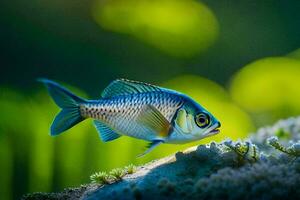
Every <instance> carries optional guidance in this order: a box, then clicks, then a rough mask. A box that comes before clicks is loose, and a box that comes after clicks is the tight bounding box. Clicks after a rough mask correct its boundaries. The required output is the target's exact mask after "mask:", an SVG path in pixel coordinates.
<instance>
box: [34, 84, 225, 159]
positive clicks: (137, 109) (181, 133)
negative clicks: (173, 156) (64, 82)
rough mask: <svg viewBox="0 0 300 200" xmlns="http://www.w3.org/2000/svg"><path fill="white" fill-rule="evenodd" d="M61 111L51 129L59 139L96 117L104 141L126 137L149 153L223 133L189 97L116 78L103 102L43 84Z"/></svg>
mask: <svg viewBox="0 0 300 200" xmlns="http://www.w3.org/2000/svg"><path fill="white" fill-rule="evenodd" d="M40 81H41V82H43V83H44V84H45V85H46V87H47V88H48V91H49V94H50V95H51V97H52V98H53V100H54V102H55V103H56V104H57V105H58V106H59V107H60V108H61V111H60V112H59V113H58V115H57V116H56V117H55V119H54V121H53V123H52V125H51V135H52V136H56V135H59V134H60V133H62V132H64V131H66V130H68V129H69V128H71V127H73V126H74V125H76V124H77V123H79V122H81V121H83V120H85V119H88V118H92V119H94V124H95V127H96V129H97V131H98V132H99V136H100V138H101V140H102V141H104V142H108V141H112V140H115V139H117V138H119V137H121V136H124V135H126V136H131V137H134V138H138V139H142V140H146V141H149V142H150V145H149V148H148V149H147V150H146V151H145V152H144V153H143V154H142V155H144V154H146V153H148V152H150V151H151V150H152V149H153V148H155V147H156V146H157V145H159V144H162V143H174V144H176V143H187V142H191V141H195V140H200V139H202V138H205V137H208V136H212V135H215V134H217V133H219V127H220V126H221V124H220V122H219V121H218V120H217V119H216V118H215V117H214V116H213V115H212V114H211V113H210V112H208V111H207V110H206V109H205V108H203V107H202V106H201V105H199V104H198V103H197V102H195V101H194V100H193V99H192V98H190V97H188V96H187V95H185V94H182V93H179V92H177V91H174V90H170V89H166V88H162V87H158V86H155V85H151V84H147V83H142V82H137V81H131V80H126V79H117V80H115V81H113V82H111V83H110V84H109V85H108V86H107V87H106V88H105V89H104V91H103V92H102V95H101V98H100V99H98V100H87V99H83V98H80V97H78V96H76V95H75V94H73V93H71V92H70V91H69V90H67V89H66V88H64V87H62V86H61V85H59V84H58V83H55V82H53V81H51V80H47V79H40Z"/></svg>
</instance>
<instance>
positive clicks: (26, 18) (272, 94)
mask: <svg viewBox="0 0 300 200" xmlns="http://www.w3.org/2000/svg"><path fill="white" fill-rule="evenodd" d="M299 10H300V2H299V1H297V0H290V1H276V0H268V1H258V0H252V1H250V0H249V1H248V0H246V1H237V0H226V1H225V0H224V1H209V0H203V1H201V2H200V1H196V0H195V1H192V0H182V1H179V0H162V1H146V0H139V1H137V0H128V1H125V0H124V1H120V0H114V1H112V0H107V1H99V0H98V1H97V0H96V1H82V0H72V1H71V0H65V1H61V0H51V1H50V0H45V1H34V0H29V1H24V0H15V1H9V0H2V1H1V2H0V13H1V17H0V44H1V49H0V51H1V53H0V58H1V59H0V68H1V73H0V76H1V78H0V113H1V114H0V170H1V173H2V174H1V176H0V177H1V178H0V198H1V199H18V198H20V197H21V195H23V194H25V193H28V192H36V191H45V192H47V191H48V192H49V191H60V190H62V189H63V188H65V187H71V186H78V185H80V184H83V183H88V182H89V176H90V175H91V174H92V173H94V172H96V171H105V170H110V169H112V168H115V167H123V166H125V165H128V164H129V163H134V164H141V163H145V162H147V161H150V160H152V159H155V158H160V157H162V156H165V155H168V154H170V153H174V152H176V151H178V150H182V149H185V148H187V147H189V146H193V145H195V144H199V143H207V142H209V141H212V140H215V141H220V140H222V139H226V138H231V139H239V138H245V137H247V134H249V133H250V132H252V131H255V130H256V128H258V127H259V126H261V125H264V124H270V123H272V122H274V121H276V120H278V119H280V118H283V117H287V116H295V115H298V114H299V113H300V93H299V86H300V79H299V77H300V60H299V58H300V51H299V50H298V51H297V49H298V48H299V46H300V37H299V35H300V13H299ZM38 77H46V78H49V79H54V80H57V81H59V82H61V83H62V84H64V85H66V86H67V87H68V88H70V89H71V90H72V91H74V92H75V93H76V94H78V95H80V96H84V97H87V98H90V99H98V98H100V94H101V92H102V90H103V89H104V88H105V87H106V86H107V85H108V84H109V83H110V81H112V80H114V79H116V78H127V79H132V80H139V81H144V82H148V83H152V84H157V85H160V86H164V87H168V88H173V89H176V90H178V91H181V92H184V93H186V94H188V95H190V96H192V97H193V98H194V99H195V100H196V101H198V102H199V103H200V104H202V105H203V106H205V107H206V108H207V109H208V110H209V111H211V112H212V113H213V114H214V115H215V116H216V117H217V118H218V119H220V121H221V123H222V132H221V133H220V134H219V135H217V136H214V137H211V138H207V139H205V140H203V141H199V142H194V143H192V144H185V145H162V146H160V147H158V148H157V149H155V150H154V151H153V152H152V153H150V154H149V155H146V156H145V157H143V158H140V159H137V158H136V156H137V155H138V154H140V153H141V152H143V151H144V147H145V145H146V144H147V143H146V142H144V141H140V140H137V139H133V138H128V137H122V138H120V139H118V140H116V141H113V142H109V143H103V142H101V141H100V140H99V137H98V135H97V132H96V130H95V129H94V127H93V126H92V123H91V121H90V120H86V121H84V122H83V123H81V124H79V125H78V126H76V127H74V128H72V129H70V130H69V131H66V132H65V133H64V134H62V135H60V136H59V137H54V138H53V137H50V136H49V127H50V124H51V122H52V120H53V118H54V116H55V114H56V113H57V112H58V111H59V109H58V108H57V107H56V106H55V105H54V103H53V102H52V100H51V98H50V97H49V96H48V94H47V92H46V89H45V88H44V87H43V86H42V85H41V84H39V83H38V82H36V78H38Z"/></svg>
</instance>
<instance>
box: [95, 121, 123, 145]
mask: <svg viewBox="0 0 300 200" xmlns="http://www.w3.org/2000/svg"><path fill="white" fill-rule="evenodd" d="M94 125H95V127H96V129H97V131H98V133H99V136H100V138H101V140H102V141H103V142H108V141H112V140H115V139H117V138H119V137H121V135H120V134H118V133H116V132H115V131H114V130H112V129H111V128H110V127H108V126H107V125H105V124H103V123H102V122H101V121H98V120H94Z"/></svg>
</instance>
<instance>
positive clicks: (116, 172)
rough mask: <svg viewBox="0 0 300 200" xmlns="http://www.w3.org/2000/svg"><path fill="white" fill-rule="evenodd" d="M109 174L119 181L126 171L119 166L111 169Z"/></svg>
mask: <svg viewBox="0 0 300 200" xmlns="http://www.w3.org/2000/svg"><path fill="white" fill-rule="evenodd" d="M109 174H110V175H111V176H112V177H113V178H114V179H115V180H116V181H119V180H121V179H122V177H123V176H125V174H126V171H125V170H124V169H121V168H116V169H113V170H111V171H110V172H109Z"/></svg>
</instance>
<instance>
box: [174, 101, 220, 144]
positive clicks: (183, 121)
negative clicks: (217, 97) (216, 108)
mask: <svg viewBox="0 0 300 200" xmlns="http://www.w3.org/2000/svg"><path fill="white" fill-rule="evenodd" d="M186 99H187V100H186V101H185V103H184V104H183V105H182V106H181V107H180V108H179V109H178V110H177V113H176V116H175V118H174V130H175V131H174V132H176V133H175V134H174V137H175V135H176V139H177V140H178V141H179V142H180V141H182V142H184V141H194V140H199V139H202V138H206V137H209V136H212V135H215V134H218V133H219V132H220V130H219V128H220V127H221V123H220V122H219V120H217V118H216V117H215V116H213V115H212V114H211V113H210V112H209V111H208V110H206V109H205V108H204V107H202V106H201V105H199V104H198V103H197V102H195V101H194V100H192V99H190V98H188V97H187V98H186Z"/></svg>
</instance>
